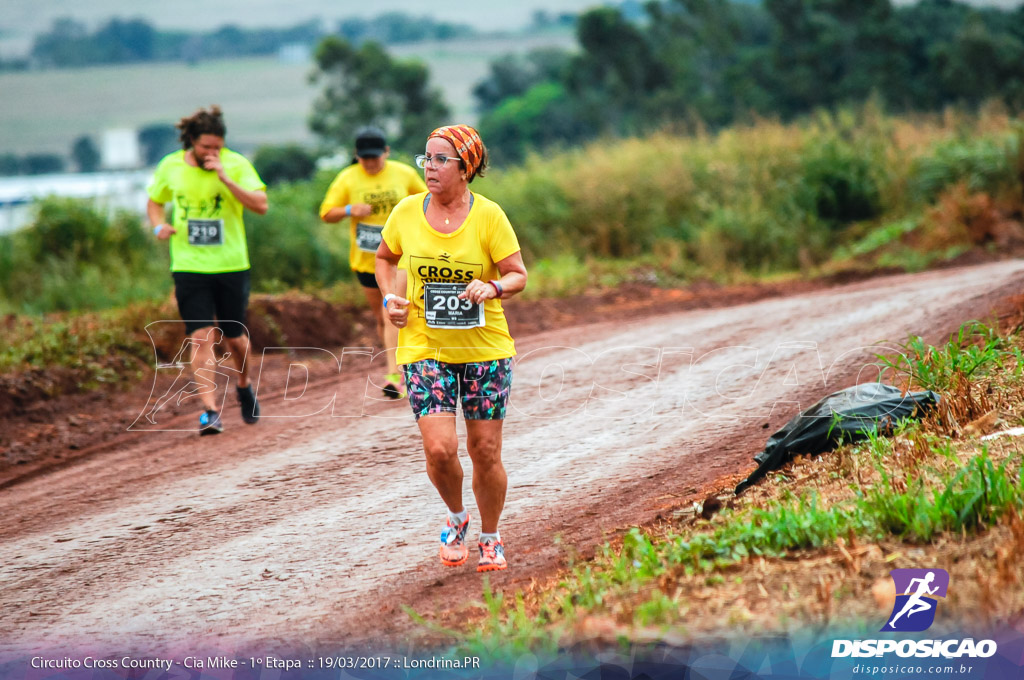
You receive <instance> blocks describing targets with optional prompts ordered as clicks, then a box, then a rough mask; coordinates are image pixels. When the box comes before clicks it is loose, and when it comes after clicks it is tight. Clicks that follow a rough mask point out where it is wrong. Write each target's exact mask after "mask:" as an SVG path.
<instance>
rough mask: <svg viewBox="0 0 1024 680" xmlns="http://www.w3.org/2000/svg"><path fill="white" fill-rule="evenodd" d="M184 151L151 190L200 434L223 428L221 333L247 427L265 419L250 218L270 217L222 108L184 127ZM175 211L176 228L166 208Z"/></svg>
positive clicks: (165, 165) (160, 171) (262, 189)
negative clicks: (254, 370) (187, 349)
mask: <svg viewBox="0 0 1024 680" xmlns="http://www.w3.org/2000/svg"><path fill="white" fill-rule="evenodd" d="M177 127H178V129H179V130H180V131H181V134H180V139H181V142H182V146H183V147H184V148H183V150H181V151H176V152H174V153H172V154H169V155H167V156H166V157H164V158H163V160H161V161H160V163H159V164H158V165H157V168H156V172H155V173H154V175H153V180H152V181H151V182H150V185H149V188H148V190H147V192H148V194H149V202H148V203H147V205H146V214H147V216H148V217H149V220H150V222H151V223H152V224H153V233H154V234H155V235H156V237H157V238H158V239H160V240H161V241H169V242H170V252H171V272H172V276H173V277H174V294H175V298H176V299H177V301H178V311H179V313H180V314H181V318H182V320H183V321H184V322H185V334H186V335H187V336H188V337H189V340H190V341H191V342H192V356H191V365H192V374H193V380H194V382H195V383H196V384H197V385H199V388H198V389H197V390H195V391H193V394H195V395H196V396H198V397H199V398H200V400H201V401H202V403H203V406H204V411H203V413H202V414H200V416H199V434H201V435H206V434H217V433H219V432H221V431H222V430H223V427H224V426H223V423H222V421H221V417H220V411H219V410H218V409H217V401H216V397H217V395H216V383H215V382H214V380H213V377H212V376H213V374H214V372H215V371H216V370H217V369H218V368H219V367H220V365H219V364H218V363H217V361H216V357H215V352H214V345H215V344H217V342H219V341H220V337H221V333H215V332H214V330H215V329H214V324H215V323H216V324H217V325H218V326H219V328H220V329H221V331H223V338H224V341H225V342H226V343H227V345H228V348H229V350H230V352H231V359H232V361H233V363H234V364H235V367H236V369H237V370H238V385H237V394H238V400H239V402H240V404H241V407H242V418H243V420H244V421H245V422H246V423H249V424H250V425H251V424H255V423H256V422H258V420H259V402H258V401H257V400H256V395H255V393H254V392H253V389H252V386H251V385H250V384H249V374H248V364H247V363H246V361H245V358H246V357H247V356H248V353H249V337H248V334H247V333H246V332H245V326H244V324H245V316H246V309H247V308H248V305H249V250H248V247H247V245H246V241H245V225H244V224H243V222H242V213H243V212H244V211H245V210H246V209H248V210H252V211H253V212H256V213H259V214H261V215H262V214H264V213H266V212H267V194H266V185H264V184H263V181H262V180H261V179H260V177H259V175H258V174H257V173H256V169H255V168H253V167H252V164H250V163H249V161H247V160H246V159H245V158H244V157H243V156H241V155H240V154H237V153H235V152H234V151H231V150H230V149H227V148H225V147H224V136H225V134H226V133H227V129H226V127H225V125H224V120H223V116H222V115H221V111H220V108H218V107H216V106H212V107H210V109H209V110H206V109H200V110H199V111H197V112H196V113H194V114H193V115H192V116H190V117H188V118H182V119H181V121H180V122H179V123H178V125H177ZM168 203H170V204H172V205H173V207H174V211H173V221H174V223H173V224H168V223H167V215H166V211H165V206H166V205H167V204H168Z"/></svg>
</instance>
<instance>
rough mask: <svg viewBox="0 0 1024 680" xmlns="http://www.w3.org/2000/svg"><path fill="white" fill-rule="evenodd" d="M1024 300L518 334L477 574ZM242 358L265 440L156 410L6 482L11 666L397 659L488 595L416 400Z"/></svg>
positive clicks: (952, 278) (987, 296) (767, 313)
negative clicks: (499, 508) (86, 451)
mask: <svg viewBox="0 0 1024 680" xmlns="http://www.w3.org/2000/svg"><path fill="white" fill-rule="evenodd" d="M1022 288H1024V262H1016V261H1011V262H1002V263H996V264H989V265H983V266H978V267H971V268H963V269H956V270H945V271H937V272H929V273H925V274H920V275H912V276H911V275H906V276H896V277H887V278H883V279H875V280H872V281H868V282H862V283H858V284H853V285H848V286H842V287H836V288H832V289H829V290H824V291H818V292H815V293H810V294H803V295H798V296H792V297H787V298H780V299H771V300H764V301H760V302H756V303H752V304H746V305H740V306H733V307H728V308H724V309H716V310H706V311H694V312H686V313H672V314H663V315H655V316H650V317H647V318H643V319H638V320H634V321H630V322H625V323H624V322H621V321H619V322H605V323H602V322H601V320H600V319H594V321H595V323H593V324H591V325H586V326H577V327H574V328H564V329H559V330H556V331H551V332H547V333H543V334H539V335H534V336H531V337H525V338H523V337H521V338H519V341H518V349H519V362H518V364H517V367H516V377H515V385H514V388H513V405H512V408H511V409H510V414H509V417H508V419H507V421H506V425H505V460H506V465H507V467H508V470H509V478H510V491H509V500H508V504H507V507H506V511H505V519H504V521H503V525H502V535H503V538H504V539H505V543H506V546H507V550H508V554H509V558H510V563H511V565H512V567H511V569H510V570H509V571H508V572H505V573H501V574H498V575H496V576H492V583H493V584H495V585H496V586H497V587H499V588H519V587H523V586H525V585H527V584H528V583H529V582H530V579H531V578H534V577H541V576H543V575H544V574H546V573H550V571H551V570H552V569H554V568H555V567H556V566H558V565H559V564H560V563H561V561H562V560H563V559H564V557H565V555H566V553H567V551H568V550H579V551H582V552H584V553H585V552H587V551H588V549H592V547H593V546H594V545H595V544H597V543H599V542H600V541H601V540H602V538H603V537H605V536H606V535H608V534H609V533H610V532H614V531H616V530H619V529H621V528H623V527H626V526H629V525H631V524H636V523H641V522H645V521H649V520H651V519H653V518H654V517H655V516H657V515H658V514H659V513H665V512H667V511H671V510H672V509H674V508H678V507H680V506H683V505H685V504H687V503H689V502H690V501H692V500H694V499H696V498H698V497H700V496H701V494H703V493H706V492H708V491H709V490H714V489H719V488H724V487H727V486H729V485H731V484H733V483H735V481H736V480H737V479H739V478H740V477H741V476H742V475H744V474H745V473H746V472H748V471H749V470H751V469H752V468H753V464H752V462H751V456H752V455H753V454H754V453H756V452H757V451H758V450H759V448H760V446H761V444H763V442H764V440H765V439H766V438H767V437H768V435H769V434H770V433H771V432H772V431H774V430H775V429H777V427H779V426H781V425H782V424H783V423H784V422H785V421H786V420H788V419H789V418H790V417H791V416H792V415H793V414H794V413H795V412H796V411H797V410H799V409H800V408H803V407H806V406H809V405H810V404H811V403H813V401H815V400H817V399H818V398H819V397H821V396H822V395H823V394H825V393H827V392H830V391H833V390H835V389H839V388H842V387H846V386H848V385H850V384H853V383H855V382H861V381H865V380H873V379H874V378H875V377H876V376H877V367H873V366H872V365H871V364H872V362H873V360H874V359H873V358H874V353H875V352H879V351H882V349H880V347H885V346H887V347H891V348H895V347H896V345H897V343H899V342H900V341H902V340H904V339H905V338H906V336H907V335H908V334H920V335H924V336H925V337H926V338H928V339H931V340H939V339H940V337H941V336H942V335H943V334H945V333H948V332H949V331H951V330H953V329H955V327H956V326H957V325H959V323H960V322H962V321H965V320H968V319H972V318H980V317H982V316H984V315H985V314H986V312H987V311H988V310H989V309H990V307H991V306H992V305H993V304H995V303H998V302H999V301H1001V300H1004V299H1005V298H1006V297H1007V296H1009V295H1013V294H1016V293H1018V292H1019V291H1021V290H1022ZM513 332H515V328H513ZM880 343H881V345H880ZM334 354H335V355H337V356H339V357H340V358H341V360H342V362H346V361H348V362H359V361H366V360H367V358H366V357H365V356H363V355H359V354H356V353H351V352H350V353H347V354H344V355H342V354H341V353H340V352H337V351H335V352H334ZM323 356H325V357H326V356H327V354H326V352H324V353H323ZM254 361H256V362H257V364H256V365H255V368H256V371H257V373H259V372H260V368H262V369H263V371H262V374H261V378H260V379H261V383H260V385H259V392H260V394H261V395H263V394H266V395H269V396H267V397H265V398H264V401H263V410H264V419H263V421H262V422H261V423H260V424H259V425H258V426H256V427H247V426H245V425H244V424H243V423H242V421H241V418H240V416H239V415H238V413H237V411H236V409H235V407H234V406H233V402H232V403H231V404H230V408H229V409H228V410H227V411H226V416H225V424H226V426H227V430H226V431H225V432H224V434H222V435H219V436H217V437H207V438H203V439H200V438H198V437H196V436H195V435H194V434H192V432H191V428H192V425H193V423H192V421H193V415H192V414H189V415H188V417H187V418H185V417H184V416H182V417H180V418H177V419H171V420H159V419H158V426H153V427H141V430H142V431H135V432H128V433H125V434H124V435H122V436H119V437H117V438H116V439H115V440H114V441H112V442H111V443H109V444H106V445H104V447H103V449H102V450H101V451H98V452H96V453H94V454H93V455H91V456H89V457H87V458H85V459H83V460H80V461H78V462H77V463H75V464H73V465H70V466H67V467H64V468H62V469H57V470H54V471H52V472H50V473H48V474H44V475H38V476H35V477H33V478H31V479H28V480H26V481H23V482H21V483H18V484H15V485H13V486H10V487H9V488H6V489H3V490H2V491H0V513H2V516H3V518H4V522H3V523H2V525H0V605H2V611H3V613H4V615H3V616H2V617H0V653H2V656H5V657H10V656H24V655H26V654H28V653H30V652H42V651H50V652H53V651H55V650H64V651H65V652H67V651H70V650H87V651H93V652H96V651H100V650H107V651H116V652H125V653H127V652H132V653H135V654H157V653H165V654H166V653H172V654H173V653H182V652H189V653H192V652H200V651H204V650H211V651H212V650H218V651H227V652H238V653H242V652H244V651H247V650H248V651H251V650H261V651H264V652H265V651H268V650H282V651H283V650H303V651H322V650H331V649H333V650H337V649H340V648H345V647H357V646H358V647H366V646H369V647H373V646H375V645H387V646H389V647H391V648H392V649H394V648H396V647H401V646H402V645H403V644H406V642H405V641H406V640H407V639H408V638H409V635H410V634H411V633H413V632H414V631H415V630H416V627H415V625H414V624H412V623H411V622H410V620H409V618H408V616H407V615H406V614H405V613H404V612H403V611H402V609H401V605H403V604H406V605H410V606H412V607H413V608H414V609H416V610H417V611H420V612H423V613H425V614H427V615H434V614H437V613H438V612H442V611H443V610H450V609H458V608H459V607H460V606H462V605H464V603H465V602H466V601H468V600H475V599H479V597H480V584H479V582H480V578H479V576H478V575H477V574H476V573H475V572H474V571H473V568H472V567H473V564H474V562H473V560H471V561H470V563H469V564H468V565H467V566H466V567H465V568H460V569H455V570H451V569H444V568H443V567H441V566H440V564H439V563H438V562H437V559H436V542H437V533H438V531H439V529H440V525H441V522H442V521H443V507H442V505H441V503H440V501H439V500H438V499H437V498H436V494H435V492H434V491H433V489H432V487H431V486H430V484H429V482H428V480H427V477H426V475H425V474H424V470H423V461H422V454H421V452H420V450H419V440H418V434H417V430H416V427H415V425H414V422H413V419H412V417H411V415H410V414H409V413H408V410H407V409H408V407H407V405H406V404H405V403H397V404H396V403H390V402H382V401H378V400H376V399H375V398H373V396H372V395H374V394H375V393H376V390H374V389H372V387H371V388H370V389H368V388H367V386H366V380H365V378H362V377H358V376H359V375H360V374H359V372H358V371H355V372H352V371H346V372H341V373H339V374H338V376H337V377H332V374H333V372H334V371H336V365H334V364H332V363H331V362H325V361H322V360H321V361H309V362H306V364H305V365H300V362H298V361H297V360H295V359H293V358H290V357H289V356H288V355H284V354H278V355H273V356H271V355H268V356H267V357H266V358H260V357H254ZM290 364H295V365H292V366H291V370H290V371H289V370H288V366H289V365H290ZM307 372H308V375H309V376H310V378H311V380H310V382H309V384H308V385H307V386H306V387H305V388H304V387H303V386H304V385H305V384H306V383H305V377H306V375H307ZM286 375H290V379H289V382H288V383H287V385H286V384H285V383H284V382H283V381H284V376H286ZM362 375H365V373H364V374H362ZM366 393H369V395H371V396H369V397H366V396H364V395H365V394H366ZM155 396H159V395H155ZM144 407H145V404H142V403H140V404H138V405H136V407H135V409H134V410H135V412H136V413H142V412H143V410H144ZM175 428H178V429H182V430H184V429H186V428H187V429H188V430H189V431H174V430H175ZM137 429H138V428H137ZM149 430H156V431H149ZM463 458H464V462H465V464H466V465H467V505H468V507H469V509H470V512H471V514H473V515H474V516H475V510H476V508H475V506H474V505H473V503H472V499H471V495H470V494H469V485H468V461H467V460H466V459H465V456H463Z"/></svg>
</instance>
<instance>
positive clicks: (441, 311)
mask: <svg viewBox="0 0 1024 680" xmlns="http://www.w3.org/2000/svg"><path fill="white" fill-rule="evenodd" d="M465 290H466V284H464V283H424V284H423V305H424V316H425V317H426V319H427V326H429V327H430V328H453V329H461V328H478V327H480V326H483V325H485V324H484V306H483V305H480V304H477V303H475V302H470V301H469V300H463V299H461V298H460V297H459V295H460V294H462V293H463V292H465Z"/></svg>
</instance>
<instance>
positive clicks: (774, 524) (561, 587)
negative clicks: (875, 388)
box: [449, 324, 1024, 658]
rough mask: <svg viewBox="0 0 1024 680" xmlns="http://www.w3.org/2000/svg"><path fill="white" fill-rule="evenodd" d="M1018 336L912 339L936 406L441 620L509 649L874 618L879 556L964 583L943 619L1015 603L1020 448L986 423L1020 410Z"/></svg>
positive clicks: (1022, 577)
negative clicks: (723, 502) (888, 433)
mask: <svg viewBox="0 0 1024 680" xmlns="http://www.w3.org/2000/svg"><path fill="white" fill-rule="evenodd" d="M1022 343H1024V340H1022V338H1021V337H1019V336H1017V335H1011V336H1005V337H1003V336H999V335H998V334H997V333H995V332H994V331H993V330H992V329H989V328H987V327H985V326H982V325H980V324H969V325H966V326H964V327H963V328H962V329H961V330H960V332H959V333H958V334H957V335H956V336H955V337H953V338H951V339H950V341H949V342H948V343H947V344H945V345H944V346H940V347H932V346H928V345H925V344H924V343H922V342H921V341H920V339H919V338H911V339H909V340H908V341H907V343H906V344H905V345H904V346H903V348H902V349H903V355H904V358H901V359H900V360H899V361H896V360H894V359H889V360H888V361H889V362H890V367H891V368H892V370H893V376H892V377H893V378H894V379H896V380H902V381H904V382H905V383H906V384H908V385H913V386H914V387H915V388H916V387H922V388H923V387H927V388H931V389H936V390H940V391H941V393H942V394H943V402H942V404H941V405H940V408H939V409H938V410H937V411H936V412H935V413H934V414H933V415H932V416H930V417H929V418H928V419H926V420H924V421H922V422H920V423H913V424H909V423H905V424H903V425H902V426H901V427H900V428H899V429H898V430H897V432H896V433H895V434H894V436H892V437H889V438H886V437H871V438H869V439H868V440H866V441H864V442H862V443H859V444H856V445H848V446H845V447H843V448H841V449H839V450H838V451H837V452H835V453H834V454H829V455H825V456H821V457H815V458H802V459H798V460H797V461H796V462H795V463H794V464H792V465H790V466H788V467H787V468H785V469H783V470H782V471H780V472H778V473H776V474H773V475H771V476H770V477H769V478H768V480H766V481H765V482H764V483H762V484H761V485H759V486H757V487H754V488H753V489H751V490H750V491H748V492H747V494H745V495H744V496H742V497H740V498H733V499H728V500H727V507H725V508H724V509H723V510H722V511H721V512H719V513H718V514H715V515H713V516H712V517H711V519H703V518H701V516H700V515H701V513H700V508H696V507H695V508H690V509H683V510H681V511H679V512H677V513H676V515H675V517H674V519H673V520H672V521H669V522H666V523H665V524H663V525H660V526H655V527H646V528H633V529H631V530H629V531H628V532H627V533H626V534H624V535H623V536H622V537H621V539H620V540H617V541H615V542H613V543H608V544H606V545H604V546H603V547H602V548H601V549H600V550H599V551H598V554H597V556H596V557H594V558H593V559H591V560H587V561H583V562H580V563H578V564H575V565H574V566H573V567H572V568H570V569H569V570H567V571H566V572H565V573H563V574H560V575H559V576H558V577H557V578H556V579H554V580H552V581H551V582H549V583H547V584H544V585H543V586H541V587H538V588H536V589H534V590H531V591H530V592H529V593H522V592H520V593H515V594H496V593H492V592H490V591H489V590H487V589H486V588H485V592H484V594H483V602H482V603H481V604H480V605H479V611H478V614H477V616H476V617H474V620H473V624H472V625H471V626H470V627H468V628H467V629H465V630H460V631H449V633H450V634H451V635H452V636H453V639H454V640H455V643H456V644H457V645H458V646H459V647H461V648H464V650H465V651H467V652H468V653H473V654H481V655H484V654H486V655H488V657H489V658H495V657H508V658H514V657H515V656H516V655H518V654H521V653H523V652H525V651H531V652H537V653H539V652H546V653H551V652H554V651H555V650H557V649H559V648H565V647H567V646H572V645H575V644H578V643H580V642H583V641H593V640H598V641H600V642H603V643H606V644H616V643H620V642H636V641H643V642H652V641H674V640H675V641H677V640H684V639H689V640H692V639H695V638H700V637H701V636H705V635H709V636H713V635H721V634H725V635H744V634H754V633H764V632H784V631H791V630H793V629H800V628H808V627H809V628H813V629H815V630H819V629H821V628H822V627H824V626H845V627H854V628H857V627H863V628H865V629H869V628H870V626H872V625H874V626H875V630H877V626H878V625H880V623H879V622H880V621H881V619H882V617H884V616H885V615H886V614H888V612H889V607H891V604H892V598H893V597H894V594H893V593H891V592H888V591H887V590H886V586H887V585H889V584H890V582H889V581H888V578H887V575H888V572H889V570H890V569H892V568H895V567H923V566H936V567H942V568H945V569H947V570H949V571H950V572H951V575H952V578H953V579H954V582H955V583H956V585H957V593H959V596H958V597H957V598H951V602H947V603H944V605H943V613H944V614H945V615H946V619H945V621H946V624H947V625H948V624H949V623H951V622H953V621H956V622H958V623H959V622H967V623H978V624H982V625H988V624H992V623H997V622H999V621H1003V620H1006V619H1008V618H1009V617H1011V616H1013V615H1014V614H1015V612H1019V611H1020V607H1021V606H1022V605H1024V593H1022V592H1021V589H1020V587H1019V584H1020V583H1021V582H1024V567H1022V561H1021V557H1024V521H1022V520H1021V517H1022V515H1024V472H1022V468H1024V452H1022V447H1021V445H1020V444H1019V443H1018V440H1016V439H1014V438H1011V437H1004V438H995V439H992V440H988V441H986V440H982V439H981V438H980V437H979V435H980V434H983V433H985V432H987V431H990V430H1000V429H1005V428H1008V427H1013V426H1017V425H1020V424H1021V423H1022V422H1024V379H1022V375H1021V371H1022V367H1024V362H1022V361H1021V347H1022ZM889 588H890V590H891V585H889ZM1001 590H1002V594H1001V595H999V596H998V597H997V596H996V595H995V593H999V592H1000V591H1001Z"/></svg>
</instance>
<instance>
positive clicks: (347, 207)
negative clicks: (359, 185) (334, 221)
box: [345, 205, 352, 217]
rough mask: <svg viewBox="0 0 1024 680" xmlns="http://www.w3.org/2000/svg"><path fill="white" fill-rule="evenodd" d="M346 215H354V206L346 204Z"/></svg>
mask: <svg viewBox="0 0 1024 680" xmlns="http://www.w3.org/2000/svg"><path fill="white" fill-rule="evenodd" d="M345 217H352V206H351V205H346V206H345Z"/></svg>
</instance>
